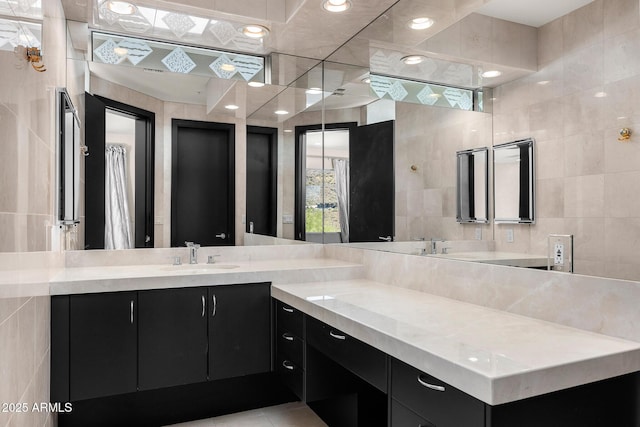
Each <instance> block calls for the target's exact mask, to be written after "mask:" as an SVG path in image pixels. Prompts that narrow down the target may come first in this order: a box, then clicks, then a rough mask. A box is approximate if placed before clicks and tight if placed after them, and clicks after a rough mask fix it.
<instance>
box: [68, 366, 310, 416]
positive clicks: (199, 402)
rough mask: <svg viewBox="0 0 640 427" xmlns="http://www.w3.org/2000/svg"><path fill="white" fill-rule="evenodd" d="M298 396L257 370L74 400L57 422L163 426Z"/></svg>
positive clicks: (293, 399)
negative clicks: (159, 387) (223, 378)
mask: <svg viewBox="0 0 640 427" xmlns="http://www.w3.org/2000/svg"><path fill="white" fill-rule="evenodd" d="M297 400H298V398H297V397H296V396H295V395H294V394H293V393H291V392H290V391H289V390H288V389H287V388H286V387H285V386H283V385H282V383H281V382H280V380H279V379H278V378H277V375H276V374H275V373H268V374H258V375H249V376H245V377H239V378H231V379H225V380H218V381H209V382H203V383H198V384H190V385H185V386H178V387H170V388H163V389H157V390H149V391H140V392H137V393H129V394H122V395H117V396H111V397H103V398H98V399H88V400H82V401H79V402H72V403H73V410H72V412H70V413H65V414H59V415H58V426H59V427H87V426H91V427H102V426H105V427H113V426H136V427H146V426H149V427H153V426H163V425H168V424H175V423H180V422H185V421H192V420H197V419H203V418H210V417H215V416H219V415H225V414H230V413H234V412H240V411H246V410H250V409H255V408H260V407H266V406H273V405H279V404H282V403H287V402H294V401H297Z"/></svg>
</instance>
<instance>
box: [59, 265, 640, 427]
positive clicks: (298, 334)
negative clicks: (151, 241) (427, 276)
mask: <svg viewBox="0 0 640 427" xmlns="http://www.w3.org/2000/svg"><path fill="white" fill-rule="evenodd" d="M435 262H440V261H437V260H436V261H435ZM443 262H444V261H443ZM233 265H234V266H235V267H229V268H222V267H220V268H217V269H213V268H209V269H208V268H206V267H205V266H200V267H197V268H196V267H188V266H184V267H183V268H182V269H180V268H174V269H171V268H168V267H166V266H157V265H155V266H129V267H127V268H124V267H89V268H67V269H65V270H63V271H62V272H61V273H60V274H59V275H58V276H57V277H56V278H55V279H54V280H53V281H52V282H51V294H52V385H51V386H52V388H51V396H52V401H60V402H67V401H70V402H72V403H73V408H74V411H73V412H72V413H70V414H60V416H59V424H60V425H61V426H66V425H87V422H90V423H91V425H98V424H99V423H100V422H104V423H105V424H104V425H116V424H120V425H122V423H125V424H126V423H129V422H131V420H132V417H133V419H134V420H135V424H136V425H162V424H170V423H175V422H179V421H186V420H190V419H198V418H206V417H210V416H214V415H219V414H223V413H229V412H236V411H240V410H245V409H249V408H255V407H260V406H267V405H272V404H278V403H282V402H286V401H291V400H298V399H299V400H303V401H305V402H306V403H307V404H308V405H309V406H310V407H311V408H312V409H314V410H315V411H316V412H317V413H318V414H319V415H320V416H321V417H322V418H323V419H324V420H325V421H326V422H327V423H328V424H329V425H330V426H362V425H374V426H392V427H400V426H405V425H410V426H415V425H424V426H429V425H435V426H439V427H442V426H444V427H446V426H451V427H459V426H465V427H466V426H470V427H473V426H486V427H489V426H493V427H497V426H513V425H518V426H540V425H545V426H554V425H557V426H563V427H566V426H574V425H575V426H581V427H583V426H596V425H597V426H602V425H616V426H630V427H631V426H637V425H638V419H639V418H638V414H637V408H638V405H637V403H638V399H639V397H638V389H639V388H640V379H639V378H638V374H637V372H638V371H640V344H638V343H637V342H633V341H627V340H623V339H618V338H614V337H611V336H606V335H600V334H595V333H592V332H587V331H583V330H579V329H574V328H570V327H567V326H563V325H559V324H555V323H550V322H546V321H542V320H537V319H533V318H529V317H524V316H520V315H515V314H511V313H507V312H502V311H498V310H495V309H491V308H486V307H482V306H478V305H473V304H468V303H465V302H461V301H456V300H452V299H448V298H443V297H440V296H436V295H431V294H428V293H425V292H420V291H417V290H410V289H405V288H400V287H397V286H390V285H386V284H383V283H379V282H376V281H372V280H369V279H365V278H363V270H362V268H363V266H362V265H360V264H358V263H353V262H347V261H340V260H336V259H330V258H316V259H291V260H270V261H253V262H237V263H236V262H234V263H233ZM118 408H122V410H121V411H119V410H118ZM123 417H125V418H123ZM102 420H104V421H102Z"/></svg>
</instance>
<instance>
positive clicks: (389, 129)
mask: <svg viewBox="0 0 640 427" xmlns="http://www.w3.org/2000/svg"><path fill="white" fill-rule="evenodd" d="M393 141H394V122H393V121H387V122H382V123H374V124H371V125H366V126H359V127H358V128H357V129H356V131H355V137H352V138H351V142H350V144H349V163H350V171H349V180H350V188H349V199H350V203H349V241H350V242H379V241H380V237H387V236H393V235H394V223H395V218H394V216H395V209H394V206H395V185H394V155H393V153H394V150H393V145H394V142H393Z"/></svg>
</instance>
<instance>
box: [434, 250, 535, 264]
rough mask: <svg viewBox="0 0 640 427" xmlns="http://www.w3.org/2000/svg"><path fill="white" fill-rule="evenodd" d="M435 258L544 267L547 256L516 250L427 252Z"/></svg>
mask: <svg viewBox="0 0 640 427" xmlns="http://www.w3.org/2000/svg"><path fill="white" fill-rule="evenodd" d="M427 256H433V257H437V258H447V259H457V260H461V261H474V262H484V263H487V264H496V265H510V266H513V267H546V266H547V258H546V257H545V256H542V255H534V254H523V253H517V252H495V251H478V252H452V253H448V254H428V255H427Z"/></svg>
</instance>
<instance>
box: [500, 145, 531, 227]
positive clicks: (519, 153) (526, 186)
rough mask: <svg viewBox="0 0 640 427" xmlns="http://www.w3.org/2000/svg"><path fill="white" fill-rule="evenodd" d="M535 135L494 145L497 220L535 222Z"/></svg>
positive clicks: (503, 221) (504, 221)
mask: <svg viewBox="0 0 640 427" xmlns="http://www.w3.org/2000/svg"><path fill="white" fill-rule="evenodd" d="M534 171H535V168H534V153H533V139H531V138H529V139H524V140H520V141H514V142H508V143H506V144H500V145H495V146H494V147H493V185H494V193H493V194H494V212H495V213H494V218H495V222H496V223H524V224H531V223H533V222H534V219H535V218H534V212H535V209H534V208H535V191H534V182H535V174H534Z"/></svg>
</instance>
